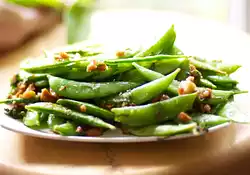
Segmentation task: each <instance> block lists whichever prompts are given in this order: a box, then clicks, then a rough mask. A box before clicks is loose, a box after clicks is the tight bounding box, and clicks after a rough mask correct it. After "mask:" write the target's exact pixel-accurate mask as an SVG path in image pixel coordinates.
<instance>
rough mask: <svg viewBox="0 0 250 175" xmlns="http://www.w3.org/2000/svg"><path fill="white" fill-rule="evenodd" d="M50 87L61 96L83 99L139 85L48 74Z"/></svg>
mask: <svg viewBox="0 0 250 175" xmlns="http://www.w3.org/2000/svg"><path fill="white" fill-rule="evenodd" d="M48 79H49V85H50V88H51V89H52V90H53V91H54V92H56V94H58V95H59V96H63V97H67V98H71V99H75V100H83V99H93V98H101V97H105V96H109V95H112V94H117V93H119V92H124V91H126V90H129V89H132V88H134V87H136V86H138V85H139V83H135V82H121V81H119V82H118V81H117V82H107V83H86V82H77V81H73V80H67V79H64V78H59V77H54V76H48Z"/></svg>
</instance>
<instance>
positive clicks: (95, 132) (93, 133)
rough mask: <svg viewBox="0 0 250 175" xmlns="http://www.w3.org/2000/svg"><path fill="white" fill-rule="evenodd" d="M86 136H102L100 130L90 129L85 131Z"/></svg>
mask: <svg viewBox="0 0 250 175" xmlns="http://www.w3.org/2000/svg"><path fill="white" fill-rule="evenodd" d="M86 135H87V136H92V137H95V136H100V135H102V130H101V129H100V128H91V129H89V130H87V131H86Z"/></svg>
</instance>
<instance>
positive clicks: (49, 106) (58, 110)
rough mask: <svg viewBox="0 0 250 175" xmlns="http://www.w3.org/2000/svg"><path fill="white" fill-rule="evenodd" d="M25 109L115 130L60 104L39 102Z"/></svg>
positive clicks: (96, 119) (94, 118) (99, 120)
mask: <svg viewBox="0 0 250 175" xmlns="http://www.w3.org/2000/svg"><path fill="white" fill-rule="evenodd" d="M25 108H26V109H28V110H33V111H38V112H44V113H50V114H54V115H56V116H58V117H62V118H65V119H69V120H73V121H75V122H76V123H79V124H87V125H90V126H97V127H102V128H108V129H115V127H114V126H113V125H111V124H109V123H106V122H104V121H103V120H101V119H99V118H97V117H94V116H91V115H85V114H83V113H79V112H76V111H73V110H70V109H68V108H65V107H63V106H61V105H58V104H53V103H49V102H38V103H34V104H30V105H27V106H25Z"/></svg>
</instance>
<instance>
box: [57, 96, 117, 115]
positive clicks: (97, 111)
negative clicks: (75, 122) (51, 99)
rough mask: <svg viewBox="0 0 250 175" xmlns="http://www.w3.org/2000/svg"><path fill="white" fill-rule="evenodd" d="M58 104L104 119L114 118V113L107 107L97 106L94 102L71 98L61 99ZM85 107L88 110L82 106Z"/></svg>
mask: <svg viewBox="0 0 250 175" xmlns="http://www.w3.org/2000/svg"><path fill="white" fill-rule="evenodd" d="M56 103H58V104H60V105H62V106H65V107H67V108H70V109H73V110H76V111H78V112H83V113H86V114H91V115H94V116H97V117H101V118H104V119H111V120H113V119H114V114H113V113H112V112H110V111H108V110H106V109H103V108H100V107H98V106H95V105H93V104H90V103H86V102H80V101H75V100H70V99H59V100H57V102H56ZM82 106H83V107H84V108H85V109H84V110H86V111H83V109H81V107H82Z"/></svg>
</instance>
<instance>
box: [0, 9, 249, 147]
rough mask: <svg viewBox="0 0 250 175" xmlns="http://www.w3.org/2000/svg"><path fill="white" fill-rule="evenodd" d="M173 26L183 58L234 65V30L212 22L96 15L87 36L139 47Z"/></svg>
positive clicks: (4, 122)
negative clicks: (196, 58) (189, 56)
mask: <svg viewBox="0 0 250 175" xmlns="http://www.w3.org/2000/svg"><path fill="white" fill-rule="evenodd" d="M173 23H174V24H175V26H176V32H177V41H176V43H177V45H178V46H179V47H180V48H181V49H182V50H183V51H184V52H185V53H186V54H196V55H201V56H206V58H214V59H217V58H220V59H223V58H226V59H227V60H226V61H227V62H229V63H230V62H235V59H234V58H235V56H237V54H238V53H237V52H233V45H231V44H230V42H225V40H227V39H228V35H227V30H233V29H230V28H229V29H228V28H226V27H225V31H223V32H218V31H217V29H216V28H214V26H216V25H220V24H216V25H215V24H214V22H211V21H204V20H199V19H194V18H192V17H190V16H186V15H181V14H176V13H169V12H150V11H129V12H126V11H125V12H122V11H119V12H117V11H114V12H110V11H109V12H98V13H96V14H95V15H94V16H93V18H92V23H91V26H92V29H93V30H92V32H91V34H90V38H91V39H94V40H107V41H111V40H112V41H116V40H117V38H119V40H120V41H124V42H123V43H130V42H131V41H132V43H133V44H135V43H136V42H137V43H138V41H141V42H142V43H144V42H145V43H146V42H148V41H150V40H151V39H154V36H161V35H162V34H163V33H164V32H165V31H166V30H167V29H168V27H169V26H170V25H171V24H173ZM220 28H221V26H220ZM230 37H231V36H230ZM231 40H233V38H231ZM120 41H118V42H120ZM118 42H117V43H118ZM139 43H140V42H139ZM222 46H223V47H222ZM242 47H244V46H242ZM230 51H232V52H230ZM237 63H239V64H243V62H242V57H239V58H237ZM246 70H247V69H245V70H244V69H243V74H239V75H246V73H244V71H246ZM239 75H237V74H236V78H237V79H238V80H239V81H240V82H241V83H242V86H243V87H247V86H246V85H247V84H246V83H248V82H246V81H241V80H244V79H245V77H244V76H239ZM244 83H245V84H244ZM245 89H246V88H245ZM244 97H245V99H246V98H247V97H246V96H244ZM236 99H237V98H236ZM240 101H241V100H240ZM0 112H1V111H0ZM2 113H3V112H2ZM0 125H1V126H2V127H3V128H5V129H8V130H11V131H14V132H18V133H21V134H25V135H29V136H34V137H40V138H47V139H54V140H66V141H77V142H103V143H104V142H110V143H111V142H112V143H115V142H116V143H118V142H120V143H125V142H151V141H163V140H173V139H183V138H189V137H194V136H198V135H193V134H182V135H178V136H172V137H168V138H164V137H135V136H125V135H122V134H121V132H120V131H119V130H115V131H112V132H107V133H105V135H104V136H102V137H76V136H70V137H66V136H59V135H55V134H50V133H46V132H40V131H35V130H32V129H30V128H28V127H26V126H24V125H23V124H22V123H21V122H19V121H17V120H14V119H12V118H10V117H7V116H2V117H1V120H0ZM226 126H229V123H225V124H222V125H218V126H216V127H213V128H210V129H209V132H213V131H216V130H219V129H221V128H223V127H226ZM202 134H204V133H202Z"/></svg>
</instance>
